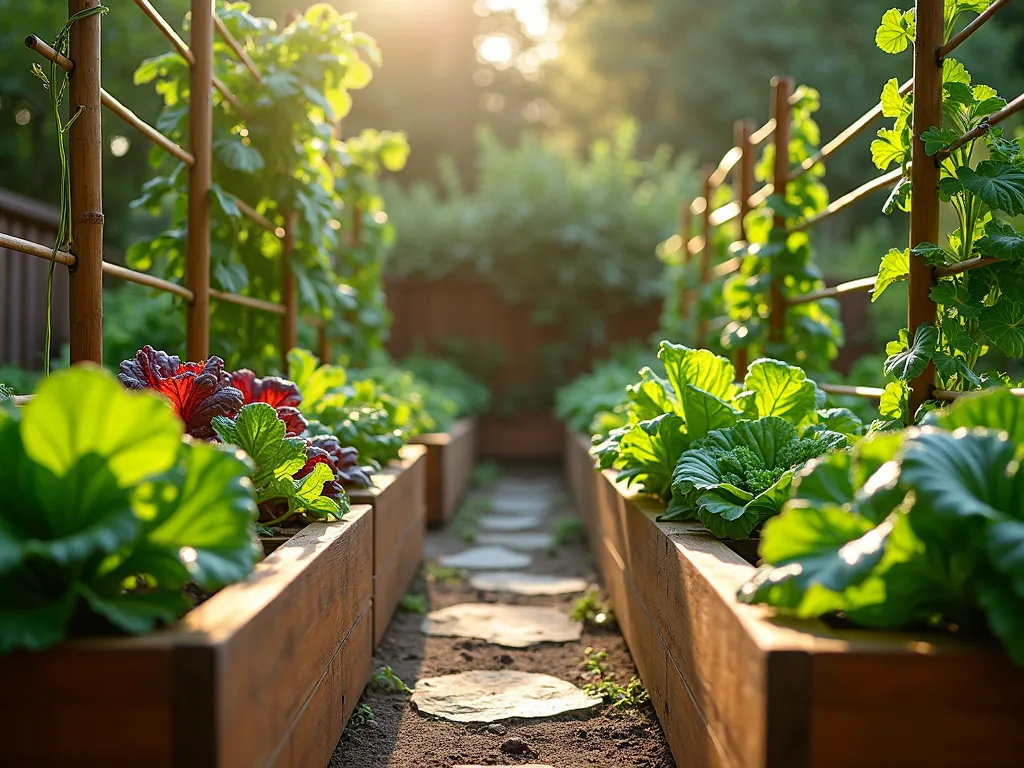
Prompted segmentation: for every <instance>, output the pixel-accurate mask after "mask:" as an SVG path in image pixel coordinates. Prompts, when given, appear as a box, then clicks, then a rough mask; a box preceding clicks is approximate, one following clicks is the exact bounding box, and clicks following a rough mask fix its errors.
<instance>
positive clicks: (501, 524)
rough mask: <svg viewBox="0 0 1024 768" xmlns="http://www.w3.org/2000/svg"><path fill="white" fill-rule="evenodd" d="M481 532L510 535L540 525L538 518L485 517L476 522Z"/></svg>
mask: <svg viewBox="0 0 1024 768" xmlns="http://www.w3.org/2000/svg"><path fill="white" fill-rule="evenodd" d="M478 522H479V524H480V528H481V530H484V531H504V532H506V533H511V532H515V531H528V530H530V529H531V528H536V527H537V526H539V525H540V524H541V519H540V518H539V517H518V516H517V517H512V516H509V515H486V516H484V517H481V518H480V520H479V521H478Z"/></svg>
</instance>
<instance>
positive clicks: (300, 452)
mask: <svg viewBox="0 0 1024 768" xmlns="http://www.w3.org/2000/svg"><path fill="white" fill-rule="evenodd" d="M213 428H214V430H215V431H216V432H217V434H218V435H219V436H220V438H221V439H222V440H223V441H224V442H226V443H230V444H232V445H237V446H238V447H239V448H241V449H242V450H243V451H245V452H246V453H247V454H249V456H250V457H251V458H252V460H253V462H255V464H256V471H255V473H254V475H253V484H254V485H255V486H256V488H257V489H259V488H263V487H265V486H267V485H269V484H270V483H271V482H272V481H274V480H282V479H285V478H290V477H291V476H292V475H294V474H295V473H296V472H298V471H299V470H300V469H302V467H303V466H304V465H305V463H306V444H305V441H304V440H303V439H302V438H298V437H291V438H286V437H285V433H286V431H287V428H286V427H285V423H284V422H283V421H281V419H280V418H278V416H277V410H275V408H274V407H273V406H272V405H270V404H268V403H250V404H249V405H244V406H242V409H241V410H240V411H239V412H238V415H237V416H235V418H234V419H233V420H232V419H229V418H227V417H226V416H215V417H214V419H213Z"/></svg>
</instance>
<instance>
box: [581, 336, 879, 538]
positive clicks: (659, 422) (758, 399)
mask: <svg viewBox="0 0 1024 768" xmlns="http://www.w3.org/2000/svg"><path fill="white" fill-rule="evenodd" d="M658 356H659V358H660V360H661V362H662V364H663V365H664V368H665V377H664V378H663V377H661V376H658V375H656V374H654V373H653V372H652V371H651V370H650V369H644V370H643V371H641V376H642V379H641V381H640V382H638V383H636V384H634V385H632V386H630V387H629V389H628V399H629V404H628V405H627V407H626V412H627V418H628V422H629V423H628V424H627V425H626V426H625V427H622V428H620V429H616V430H613V431H612V432H611V433H610V434H609V435H607V437H606V438H604V440H603V441H602V442H600V443H599V444H598V445H596V446H595V448H594V449H593V453H594V456H595V457H596V458H597V460H598V464H599V466H600V467H601V468H602V469H608V468H615V469H618V470H619V479H620V480H624V481H626V483H627V484H629V485H632V484H637V485H639V487H640V490H641V491H643V492H644V493H648V494H651V495H653V496H657V497H659V498H661V499H662V500H664V501H669V502H670V504H669V508H668V512H667V518H668V519H690V518H692V517H693V516H694V511H695V507H694V503H693V501H694V500H693V498H692V495H691V493H690V491H691V490H692V489H690V488H689V487H688V486H686V485H684V484H683V483H682V482H675V480H674V476H675V474H676V472H677V465H679V464H680V459H681V458H682V457H683V455H684V453H686V451H688V450H689V449H690V448H691V447H692V448H695V449H696V447H697V445H698V441H701V440H702V439H705V438H709V436H710V435H711V434H712V433H715V432H716V431H718V430H728V429H729V428H732V427H735V426H736V425H738V424H741V423H743V422H752V421H756V420H758V419H763V418H765V417H775V418H776V419H779V420H781V421H783V422H785V423H786V424H788V425H791V426H793V427H796V428H799V429H801V430H811V431H815V432H816V431H819V430H821V429H822V423H823V422H824V423H826V424H827V423H828V422H829V421H830V420H831V421H832V422H834V423H835V424H836V425H837V426H839V425H840V423H841V422H842V421H844V420H845V422H846V424H847V426H848V429H849V430H850V431H852V432H857V431H859V423H858V421H857V419H856V418H855V417H853V415H852V414H849V412H846V411H841V410H832V409H830V410H822V406H823V405H824V403H825V394H824V392H822V391H821V390H820V389H818V387H817V385H816V384H815V383H814V382H813V381H812V380H810V379H808V378H807V374H806V373H804V371H803V370H801V369H800V368H797V367H795V366H791V365H788V364H786V363H783V362H780V361H778V360H769V359H762V360H757V361H755V362H754V363H752V364H751V366H750V370H749V371H748V373H747V375H746V377H745V378H744V381H743V384H739V383H737V382H736V381H735V378H736V371H735V369H734V368H733V365H732V363H730V362H729V361H728V360H726V359H725V358H722V357H718V356H717V355H715V354H714V353H712V352H710V351H708V350H695V349H690V348H688V347H683V346H679V345H676V344H671V343H669V342H666V341H663V342H662V343H661V349H660V352H659V355H658ZM844 417H845V419H844ZM705 445H706V444H705ZM772 469H773V470H774V469H775V465H774V464H773V465H772ZM787 469H788V467H787ZM684 491H685V492H684Z"/></svg>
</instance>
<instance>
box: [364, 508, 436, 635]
mask: <svg viewBox="0 0 1024 768" xmlns="http://www.w3.org/2000/svg"><path fill="white" fill-rule="evenodd" d="M426 518H427V509H426V506H425V505H424V504H423V503H422V502H420V504H419V513H418V514H416V515H415V516H414V517H412V518H411V519H409V521H408V523H407V524H406V527H405V530H404V531H401V532H400V533H401V538H400V539H399V540H398V542H397V543H395V545H394V546H393V548H392V550H391V554H390V556H389V557H388V558H387V559H386V560H384V561H383V562H381V563H379V564H378V570H377V572H376V573H375V574H374V575H373V645H374V647H377V646H378V645H380V643H381V641H382V640H383V639H384V635H385V634H386V633H387V631H388V625H389V624H390V623H391V617H392V616H394V615H395V611H396V610H397V609H398V604H399V603H400V602H401V600H402V596H403V595H404V594H405V593H406V591H407V590H408V589H409V585H410V584H412V581H413V579H415V578H416V574H417V573H418V572H419V569H420V565H421V564H422V562H423V548H424V543H425V541H426V535H427V526H426Z"/></svg>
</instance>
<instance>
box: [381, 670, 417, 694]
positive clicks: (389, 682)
mask: <svg viewBox="0 0 1024 768" xmlns="http://www.w3.org/2000/svg"><path fill="white" fill-rule="evenodd" d="M373 687H374V688H375V689H377V690H378V691H389V692H393V693H404V694H406V695H408V694H410V693H412V689H411V688H410V687H409V686H408V685H406V684H405V683H403V682H402V678H400V677H399V676H398V675H396V674H395V672H394V670H393V669H391V667H381V670H380V672H377V673H376V674H375V675H374V676H373Z"/></svg>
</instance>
